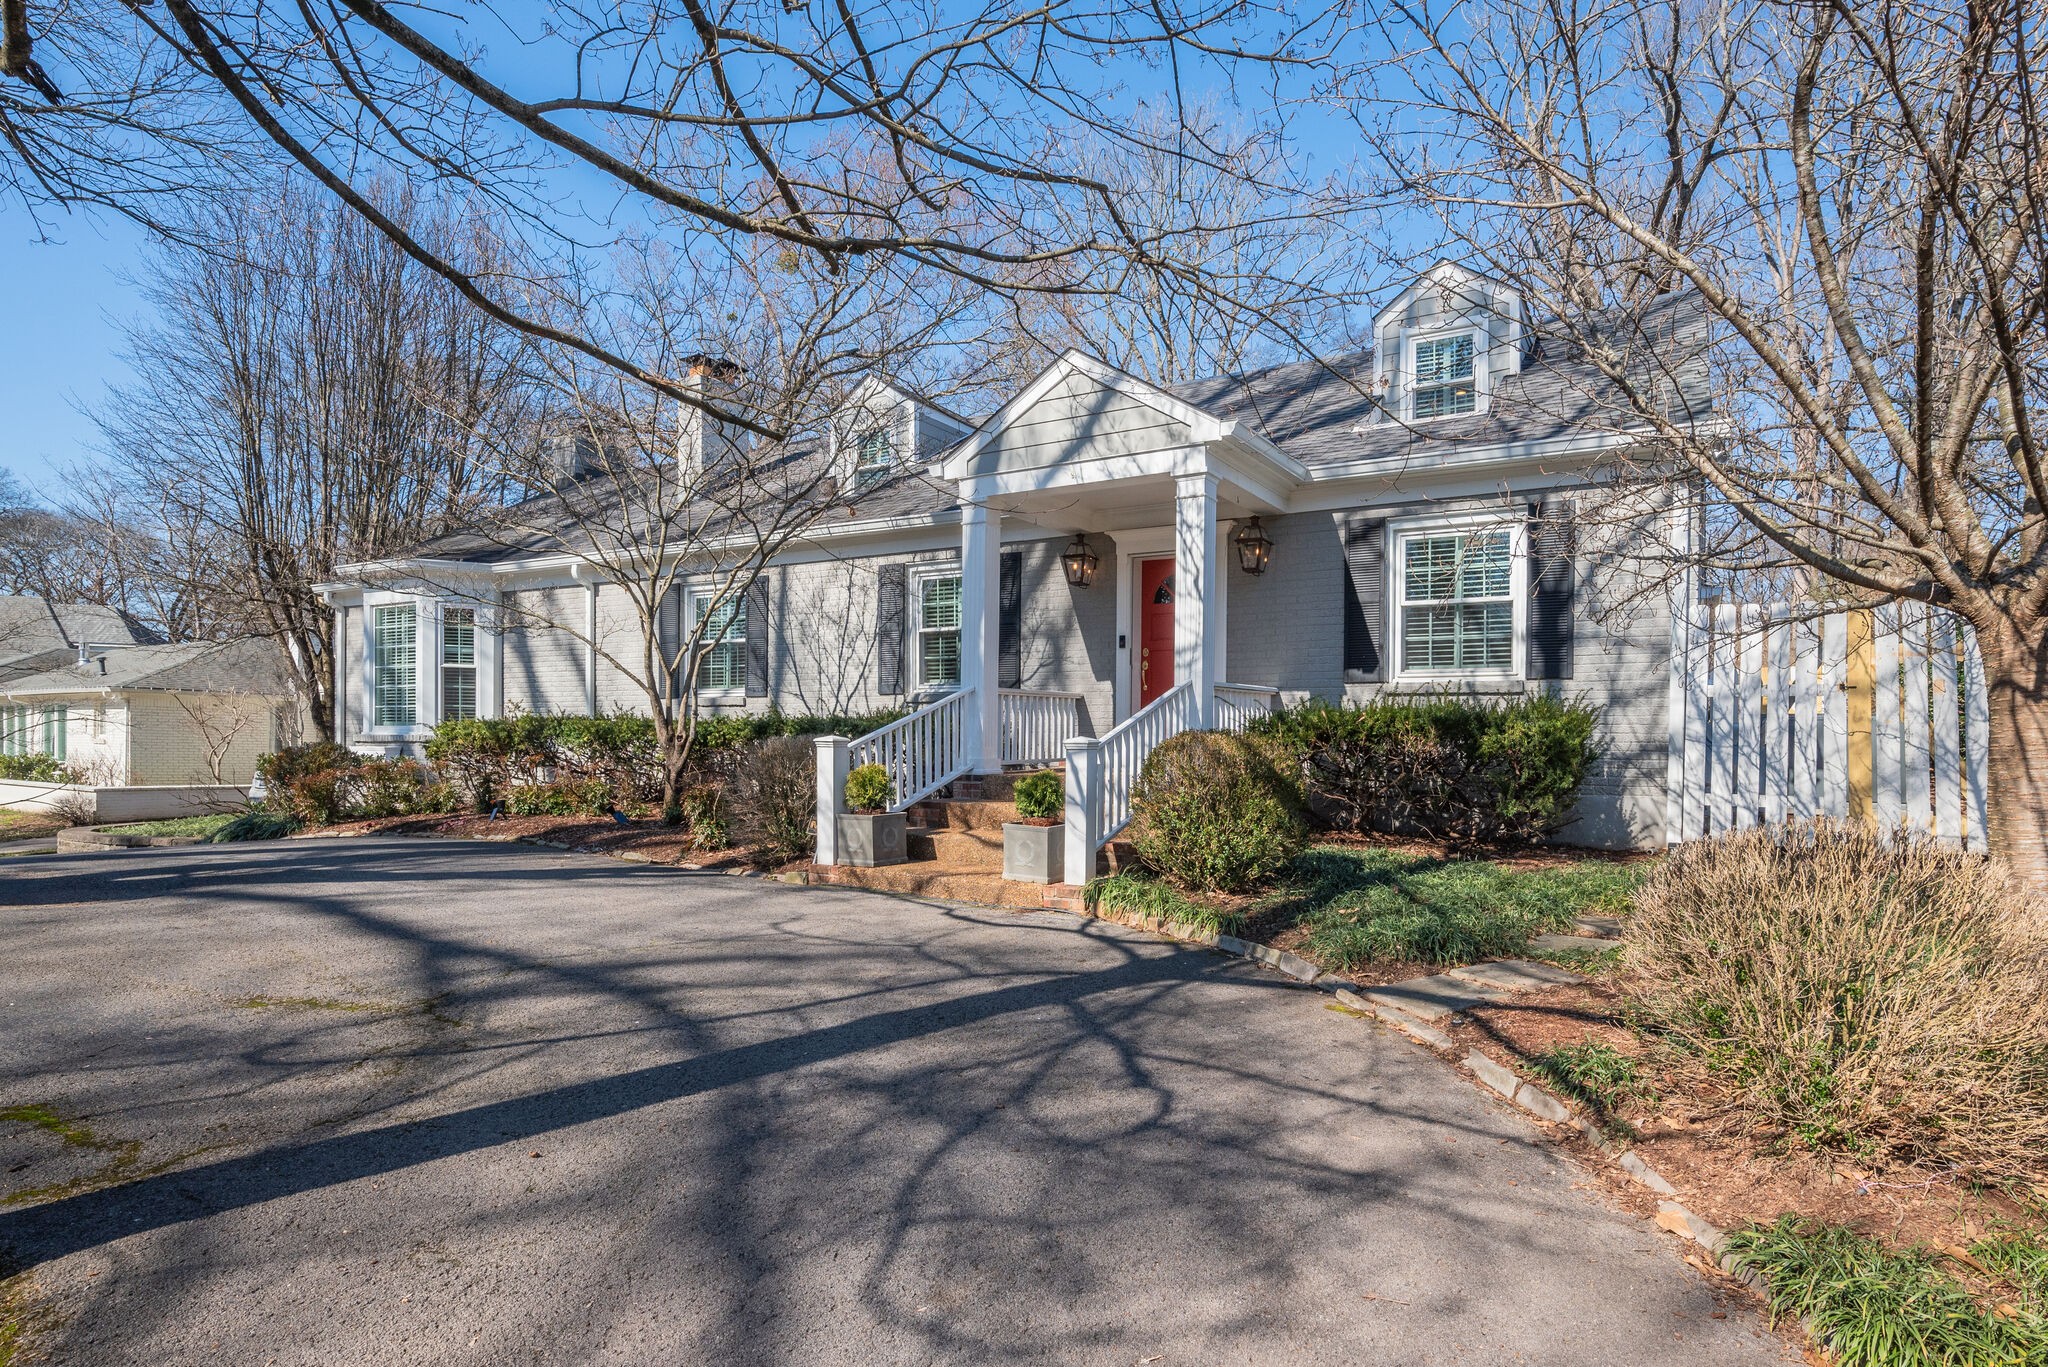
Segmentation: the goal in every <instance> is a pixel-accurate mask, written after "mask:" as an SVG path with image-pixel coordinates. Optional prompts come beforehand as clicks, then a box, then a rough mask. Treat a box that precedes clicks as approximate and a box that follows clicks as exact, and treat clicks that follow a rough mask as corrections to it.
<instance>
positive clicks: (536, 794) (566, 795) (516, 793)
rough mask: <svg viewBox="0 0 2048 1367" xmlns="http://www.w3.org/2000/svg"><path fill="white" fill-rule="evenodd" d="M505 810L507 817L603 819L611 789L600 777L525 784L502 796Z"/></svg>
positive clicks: (608, 806)
mask: <svg viewBox="0 0 2048 1367" xmlns="http://www.w3.org/2000/svg"><path fill="white" fill-rule="evenodd" d="M504 808H505V815H507V816H604V815H606V814H607V813H608V812H610V811H611V809H612V790H611V785H610V784H608V783H606V782H605V781H604V780H603V779H601V778H586V779H581V780H572V781H567V782H562V783H525V784H521V785H520V786H519V787H517V788H514V789H513V790H512V791H511V792H509V793H507V794H506V795H505V801H504Z"/></svg>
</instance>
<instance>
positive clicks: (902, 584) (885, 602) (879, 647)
mask: <svg viewBox="0 0 2048 1367" xmlns="http://www.w3.org/2000/svg"><path fill="white" fill-rule="evenodd" d="M909 582H910V581H909V573H908V571H907V570H906V569H905V568H904V567H903V566H902V565H884V566H882V569H881V572H880V574H879V575H878V576H877V583H876V587H875V676H876V677H875V692H877V693H879V694H880V695H882V696H883V697H885V698H895V697H900V696H902V693H903V633H904V625H903V599H904V596H905V591H906V588H907V586H908V584H909Z"/></svg>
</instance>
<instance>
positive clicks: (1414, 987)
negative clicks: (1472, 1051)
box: [1365, 973, 1508, 1022]
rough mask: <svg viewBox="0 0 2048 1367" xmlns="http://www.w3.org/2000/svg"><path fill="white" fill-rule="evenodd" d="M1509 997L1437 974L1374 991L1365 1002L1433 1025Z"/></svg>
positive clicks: (1505, 994) (1500, 991) (1502, 993)
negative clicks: (1469, 1008)
mask: <svg viewBox="0 0 2048 1367" xmlns="http://www.w3.org/2000/svg"><path fill="white" fill-rule="evenodd" d="M1507 995H1508V994H1507V993H1506V992H1504V991H1502V990H1500V989H1498V988H1492V987H1481V986H1479V985H1478V984H1476V983H1472V982H1467V981H1466V980H1465V979H1463V978H1454V977H1452V976H1451V975H1450V974H1448V973H1437V974H1434V975H1432V976H1430V977H1427V978H1410V979H1408V980H1407V981H1405V982H1398V983H1389V984H1388V985H1387V986H1385V987H1375V988H1373V989H1372V990H1371V991H1369V992H1367V993H1366V994H1365V999H1366V1000H1367V1001H1369V1002H1371V1003H1372V1004H1373V1005H1374V1006H1382V1007H1386V1008H1388V1009H1389V1010H1393V1011H1402V1012H1406V1013H1407V1014H1408V1015H1411V1016H1413V1017H1415V1018H1416V1019H1417V1020H1422V1021H1432V1022H1434V1021H1440V1020H1442V1019H1443V1018H1444V1017H1446V1016H1448V1015H1451V1014H1453V1013H1455V1012H1459V1011H1463V1010H1465V1009H1467V1008H1468V1007H1473V1006H1479V1005H1481V1004H1483V1003H1487V1002H1497V1001H1500V1000H1501V999H1502V998H1504V997H1506V996H1507Z"/></svg>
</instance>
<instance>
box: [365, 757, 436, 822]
mask: <svg viewBox="0 0 2048 1367" xmlns="http://www.w3.org/2000/svg"><path fill="white" fill-rule="evenodd" d="M434 782H435V781H434V775H433V771H432V770H430V769H428V768H427V766H426V765H424V764H421V763H420V762H419V761H418V760H411V759H371V760H366V761H365V762H363V763H362V764H359V765H357V766H356V767H355V770H354V783H353V784H352V785H351V792H350V795H349V797H348V798H347V799H346V807H347V809H348V814H349V815H351V816H412V815H414V814H415V813H418V812H422V811H425V810H427V809H428V792H429V790H431V789H432V788H433V787H434Z"/></svg>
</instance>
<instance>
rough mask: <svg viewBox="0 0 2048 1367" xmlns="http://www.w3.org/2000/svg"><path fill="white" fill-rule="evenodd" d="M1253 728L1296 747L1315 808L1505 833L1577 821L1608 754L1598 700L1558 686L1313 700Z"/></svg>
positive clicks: (1446, 835) (1435, 832)
mask: <svg viewBox="0 0 2048 1367" xmlns="http://www.w3.org/2000/svg"><path fill="white" fill-rule="evenodd" d="M1251 729H1252V730H1253V732H1254V733H1256V734H1259V735H1264V736H1269V737H1271V738H1272V739H1274V740H1276V741H1278V742H1280V743H1282V744H1283V745H1285V746H1286V747H1287V748H1288V749H1289V750H1290V751H1291V752H1292V753H1293V756H1294V761H1295V764H1296V765H1297V767H1298V771H1299V773H1300V774H1301V777H1302V780H1303V782H1304V784H1305V785H1306V787H1307V790H1308V796H1309V806H1310V808H1311V810H1312V811H1314V812H1315V813H1316V814H1317V816H1318V817H1320V818H1321V819H1322V820H1323V821H1325V822H1326V823H1328V824H1330V825H1332V826H1337V827H1340V828H1345V829H1359V828H1365V829H1371V830H1380V831H1393V832H1404V833H1419V834H1423V835H1432V836H1437V837H1439V838H1441V839H1446V840H1454V841H1464V842H1478V843H1485V844H1493V845H1507V846H1516V845H1525V844H1528V843H1530V842H1532V841H1536V840H1540V839H1542V838H1543V837H1544V836H1547V835H1551V834H1554V833H1555V832H1557V831H1558V830H1561V829H1563V828H1564V827H1565V826H1566V825H1568V824H1570V822H1571V820H1572V816H1571V813H1572V808H1573V807H1574V806H1575V805H1576V803H1577V802H1578V795H1579V789H1580V787H1581V786H1582V785H1583V784H1584V783H1585V780H1586V775H1587V774H1588V773H1590V772H1591V770H1592V767H1593V765H1594V764H1595V763H1597V762H1598V760H1599V758H1600V748H1599V745H1598V744H1597V742H1596V735H1597V733H1598V729H1599V711H1598V709H1596V708H1594V707H1591V706H1589V705H1587V704H1584V703H1579V702H1568V701H1564V700H1561V699H1557V698H1552V697H1546V696H1537V697H1526V698H1515V699H1510V700H1506V701H1501V702H1477V701H1472V700H1469V699H1463V698H1421V699H1418V698H1376V699H1374V700H1372V701H1370V702H1367V703H1364V704H1362V705H1360V706H1355V707H1354V706H1339V705H1338V704H1335V703H1329V702H1322V701H1311V702H1306V703H1302V704H1299V705H1297V706H1295V707H1291V708H1286V709H1284V710H1282V711H1280V712H1276V713H1273V714H1270V715H1268V716H1266V717H1262V718H1260V719H1259V720H1258V721H1256V722H1254V723H1253V725H1252V728H1251Z"/></svg>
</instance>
